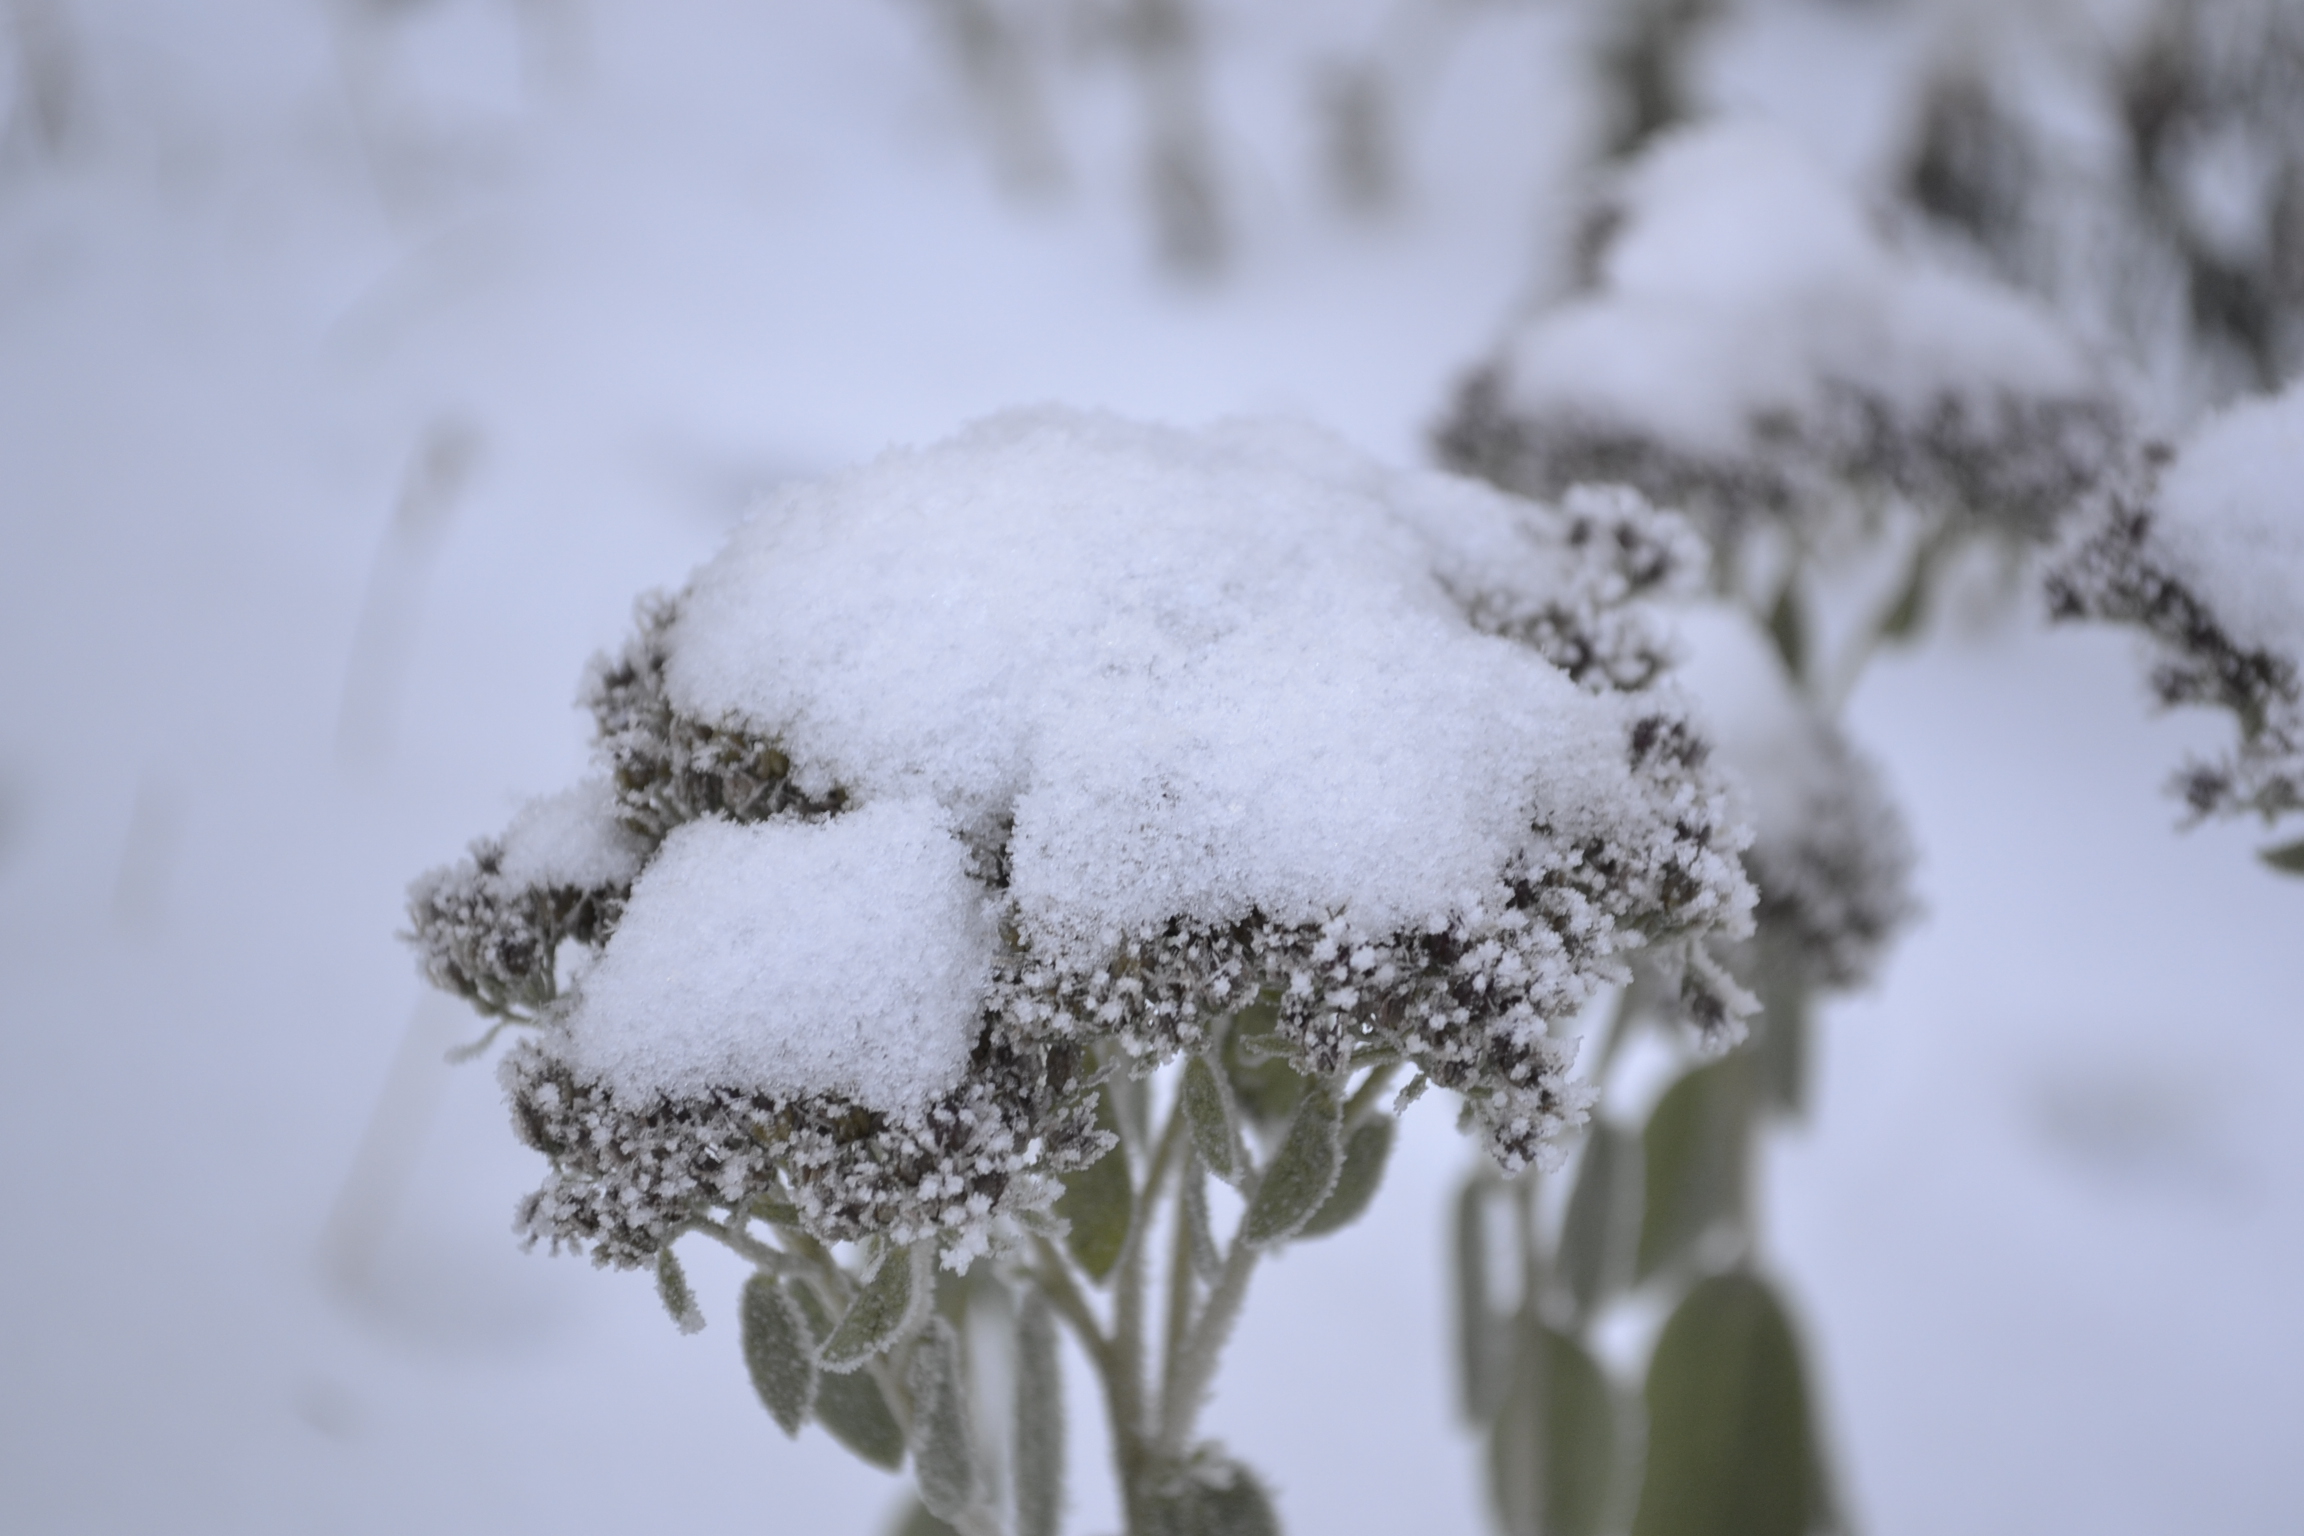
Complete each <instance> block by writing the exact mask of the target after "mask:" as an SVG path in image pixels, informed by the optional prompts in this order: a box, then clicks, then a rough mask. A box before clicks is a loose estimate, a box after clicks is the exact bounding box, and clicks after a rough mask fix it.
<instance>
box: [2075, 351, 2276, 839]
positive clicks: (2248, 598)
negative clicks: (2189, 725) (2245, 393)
mask: <svg viewBox="0 0 2304 1536" xmlns="http://www.w3.org/2000/svg"><path fill="white" fill-rule="evenodd" d="M2300 474H2304V394H2300V393H2299V392H2298V391H2297V390H2295V389H2291V390H2290V391H2289V392H2288V393H2286V394H2284V395H2281V396H2278V397H2275V398H2273V399H2270V400H2259V401H2253V402H2249V403H2247V404H2244V405H2240V406H2237V407H2234V408H2233V409H2231V410H2228V411H2226V412H2225V413H2223V414H2222V415H2220V416H2217V417H2214V418H2212V419H2210V420H2209V421H2208V422H2207V423H2206V424H2204V425H2203V426H2202V427H2201V428H2200V429H2199V430H2198V431H2197V432H2196V433H2195V434H2194V435H2193V436H2192V437H2191V438H2190V439H2189V440H2188V441H2186V442H2185V443H2184V444H2183V446H2182V449H2181V451H2180V452H2179V453H2177V454H2176V455H2175V456H2174V457H2173V459H2172V460H2171V461H2170V462H2168V463H2167V464H2165V466H2164V467H2162V468H2160V469H2159V470H2158V472H2157V475H2156V477H2155V479H2154V482H2153V483H2152V484H2151V485H2150V486H2149V488H2146V489H2138V490H2131V491H2127V492H2124V493H2123V494H2121V495H2118V496H2114V497H2112V498H2109V499H2108V501H2107V503H2106V505H2105V507H2104V508H2103V510H2102V511H2101V512H2100V513H2099V514H2098V516H2097V517H2096V518H2095V519H2094V521H2093V522H2092V523H2091V524H2090V525H2089V526H2088V527H2087V528H2086V529H2084V530H2083V531H2082V534H2081V536H2079V537H2078V538H2076V539H2075V540H2074V541H2073V542H2072V544H2071V545H2070V546H2069V547H2068V548H2067V549H2066V550H2065V552H2064V553H2063V556H2062V557H2061V559H2060V560H2059V561H2058V563H2057V565H2056V566H2055V568H2054V569H2053V570H2052V571H2051V572H2050V573H2049V577H2048V601H2049V608H2050V612H2051V613H2052V614H2053V615H2054V616H2055V617H2057V618H2059V619H2094V620H2100V621H2105V622H2110V623H2116V624H2126V625H2131V626H2134V627H2135V628H2137V629H2140V630H2142V631H2143V632H2144V633H2145V634H2146V635H2148V636H2150V637H2151V641H2152V651H2153V665H2152V669H2151V686H2152V691H2153V693H2154V694H2155V695H2156V696H2157V697H2158V699H2159V701H2160V702H2161V703H2162V704H2164V705H2180V704H2202V705H2208V706H2211V707H2215V708H2220V709H2224V710H2228V711H2230V712H2231V714H2232V716H2233V718H2234V719H2235V721H2236V722H2237V723H2238V725H2239V728H2240V730H2239V740H2238V742H2237V743H2236V744H2235V746H2234V747H2233V748H2232V750H2230V751H2228V752H2226V753H2223V754H2221V755H2219V756H2217V757H2215V758H2212V759H2196V760H2194V761H2192V762H2190V763H2187V764H2186V765H2185V766H2184V767H2183V768H2182V770H2180V771H2179V773H2178V774H2177V776H2176V779H2175V782H2174V785H2173V786H2172V787H2173V788H2174V790H2175V792H2176V793H2177V795H2178V796H2180V797H2181V798H2182V799H2183V801H2184V803H2185V804H2186V805H2187V806H2188V807H2189V808H2190V809H2191V810H2192V812H2193V813H2194V814H2195V815H2198V816H2228V815H2236V814H2242V813H2247V812H2254V813H2256V814H2258V815H2261V816H2263V817H2265V818H2267V819H2269V818H2271V817H2275V816H2278V815H2281V814H2283V813H2285V812H2289V811H2294V810H2299V809H2304V630H2300V629H2299V626H2298V625H2297V623H2296V620H2295V617H2294V614H2295V604H2296V594H2297V593H2298V592H2299V591H2304V517H2299V516H2298V514H2297V511H2296V508H2295V506H2294V503H2293V499H2292V498H2293V497H2294V494H2295V491H2294V487H2295V486H2296V485H2297V484H2298V476H2299V475H2300Z"/></svg>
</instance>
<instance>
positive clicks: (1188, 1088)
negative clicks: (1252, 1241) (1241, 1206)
mask: <svg viewBox="0 0 2304 1536" xmlns="http://www.w3.org/2000/svg"><path fill="white" fill-rule="evenodd" d="M1183 1099H1184V1122H1185V1124H1186V1125H1188V1126H1189V1127H1191V1130H1192V1145H1193V1147H1194V1149H1195V1150H1197V1151H1198V1152H1199V1154H1200V1161H1201V1163H1202V1164H1203V1165H1204V1166H1206V1168H1207V1169H1208V1171H1209V1172H1210V1173H1212V1174H1214V1175H1216V1177H1218V1178H1220V1179H1222V1180H1223V1181H1224V1182H1225V1183H1227V1184H1230V1183H1232V1182H1234V1181H1235V1180H1237V1179H1238V1178H1239V1177H1240V1171H1241V1170H1240V1128H1239V1125H1238V1123H1237V1122H1236V1121H1235V1120H1234V1118H1233V1110H1232V1095H1231V1093H1230V1091H1229V1090H1227V1089H1226V1088H1225V1086H1224V1080H1223V1079H1222V1078H1220V1077H1218V1076H1217V1075H1216V1069H1215V1068H1214V1067H1212V1066H1210V1065H1209V1064H1208V1058H1207V1057H1205V1056H1195V1057H1193V1058H1192V1059H1191V1060H1190V1061H1187V1062H1186V1063H1184V1090H1183Z"/></svg>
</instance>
